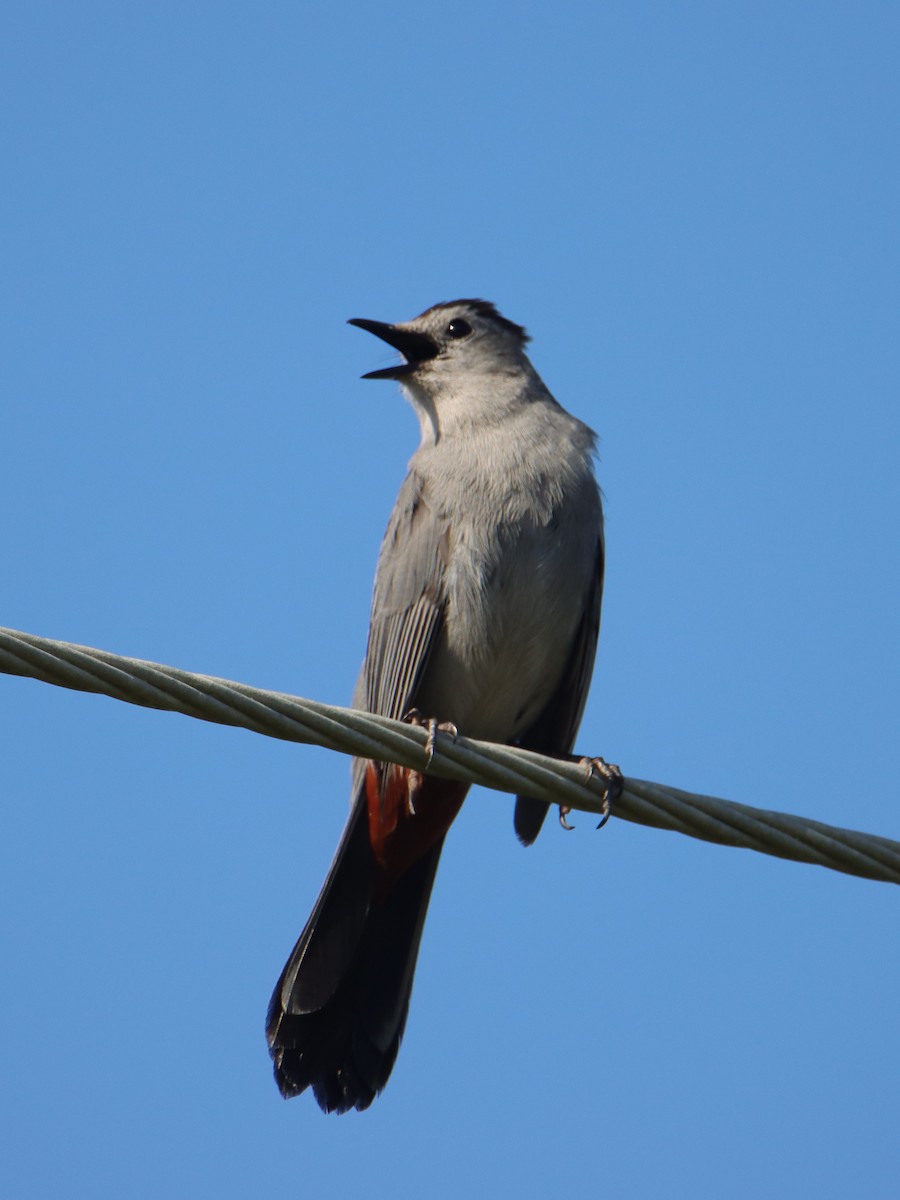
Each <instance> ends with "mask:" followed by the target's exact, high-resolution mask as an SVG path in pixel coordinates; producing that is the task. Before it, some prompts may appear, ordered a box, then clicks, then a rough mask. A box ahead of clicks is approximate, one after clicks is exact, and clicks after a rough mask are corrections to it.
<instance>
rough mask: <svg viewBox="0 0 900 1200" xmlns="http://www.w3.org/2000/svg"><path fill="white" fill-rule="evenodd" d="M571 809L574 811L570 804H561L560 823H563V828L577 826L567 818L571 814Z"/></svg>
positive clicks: (569, 828) (570, 828)
mask: <svg viewBox="0 0 900 1200" xmlns="http://www.w3.org/2000/svg"><path fill="white" fill-rule="evenodd" d="M571 811H572V809H571V808H570V807H569V805H568V804H561V805H560V806H559V823H560V825H562V827H563V829H568V830H572V829H574V828H575V826H574V825H570V824H569V822H568V821H567V820H566V817H567V816H568V815H569V813H570V812H571Z"/></svg>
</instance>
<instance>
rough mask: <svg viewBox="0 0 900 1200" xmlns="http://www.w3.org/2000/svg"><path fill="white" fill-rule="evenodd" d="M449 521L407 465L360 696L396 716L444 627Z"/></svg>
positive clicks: (379, 579)
mask: <svg viewBox="0 0 900 1200" xmlns="http://www.w3.org/2000/svg"><path fill="white" fill-rule="evenodd" d="M448 544H449V523H448V521H447V520H441V519H440V518H439V517H438V516H437V515H436V514H435V513H434V512H433V511H432V509H431V508H430V507H429V505H428V503H427V501H426V499H425V496H424V495H423V487H422V482H421V480H420V479H419V477H418V476H417V475H416V474H415V472H411V473H410V474H409V475H408V476H407V477H406V480H405V481H404V483H403V487H402V488H401V489H400V495H399V496H398V498H397V504H396V507H395V508H394V512H393V514H392V516H391V520H390V524H389V525H388V527H387V532H386V533H385V535H384V542H383V544H382V547H381V554H380V556H379V560H378V570H377V572H376V575H375V593H374V596H373V598H372V618H371V623H370V625H369V644H368V648H367V650H366V659H365V663H364V664H363V673H362V678H361V680H360V685H361V686H360V688H359V689H358V693H359V694H358V701H359V703H360V705H361V707H363V708H365V709H367V710H368V711H369V712H374V713H380V714H381V715H382V716H386V717H394V718H396V719H397V720H401V719H402V718H403V717H404V716H405V715H406V714H407V713H408V712H409V710H410V709H411V708H412V707H413V706H414V704H415V696H416V691H417V688H418V684H419V681H420V680H421V677H422V673H423V671H424V670H425V668H426V666H427V664H428V660H429V658H430V656H431V652H432V650H433V649H434V646H435V643H436V641H437V639H438V637H439V635H440V633H441V630H442V628H443V617H444V574H445V571H446V567H447V559H448Z"/></svg>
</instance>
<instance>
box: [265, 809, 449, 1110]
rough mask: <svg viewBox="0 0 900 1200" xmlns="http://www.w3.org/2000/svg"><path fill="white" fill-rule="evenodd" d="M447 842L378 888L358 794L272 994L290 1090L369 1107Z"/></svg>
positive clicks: (282, 1071) (403, 1003)
mask: <svg viewBox="0 0 900 1200" xmlns="http://www.w3.org/2000/svg"><path fill="white" fill-rule="evenodd" d="M442 845H443V838H441V840H440V841H439V842H438V843H437V844H436V845H435V846H434V847H433V848H432V849H431V850H429V851H428V853H427V854H425V855H424V857H423V858H421V859H420V860H419V861H418V862H417V863H415V864H414V866H412V867H411V868H410V869H409V870H408V871H406V872H405V873H404V874H403V875H402V876H401V878H400V879H399V880H398V881H397V883H396V884H395V885H394V886H393V887H392V889H391V890H390V891H389V892H388V893H387V894H386V895H383V896H382V895H380V894H379V893H378V891H377V889H376V881H377V870H376V863H375V856H374V854H373V853H372V847H371V844H370V842H369V833H368V824H367V815H366V806H365V800H364V798H363V797H359V798H358V799H357V801H356V804H355V805H354V808H353V812H352V813H351V816H350V820H349V821H348V822H347V827H346V829H345V830H344V833H343V836H342V838H341V841H340V845H339V846H338V849H337V853H336V854H335V857H334V862H333V863H332V864H331V869H330V871H329V872H328V877H327V879H326V880H325V883H324V885H323V887H322V891H321V892H320V894H319V898H318V900H317V901H316V905H315V908H314V909H313V911H312V915H311V916H310V918H309V920H308V921H307V923H306V928H305V929H304V930H303V933H302V934H301V935H300V939H299V941H298V942H297V945H296V946H295V947H294V949H293V951H292V953H291V956H290V958H289V959H288V961H287V963H286V964H285V968H284V970H283V971H282V973H281V978H280V979H279V980H278V984H277V986H276V988H275V991H274V993H273V995H272V999H271V1002H270V1004H269V1013H268V1018H267V1020H266V1037H267V1039H268V1042H269V1053H270V1054H271V1055H272V1061H273V1062H274V1064H275V1080H276V1082H277V1084H278V1087H279V1089H280V1091H281V1094H282V1095H283V1096H286V1097H289V1096H296V1095H298V1094H299V1093H300V1092H302V1091H304V1089H305V1088H308V1087H311V1088H312V1090H313V1094H314V1095H315V1097H316V1100H317V1101H318V1103H319V1105H320V1107H321V1108H322V1109H323V1110H324V1111H325V1112H347V1111H348V1110H349V1109H351V1108H357V1109H364V1108H368V1106H369V1105H370V1104H371V1103H372V1101H373V1100H374V1099H375V1096H376V1095H377V1094H378V1092H380V1091H381V1089H382V1088H383V1087H384V1085H385V1084H386V1083H387V1081H388V1077H389V1076H390V1073H391V1069H392V1068H393V1065H394V1060H395V1059H396V1057H397V1051H398V1049H399V1047H400V1039H401V1037H402V1036H403V1028H404V1026H405V1024H406V1014H407V1012H408V1010H409V997H410V993H411V991H412V983H413V974H414V972H415V968H416V956H417V954H418V950H419V941H420V939H421V936H422V926H423V925H424V923H425V913H426V911H427V909H428V900H429V897H430V896H431V887H432V884H433V882H434V875H435V871H436V870H437V864H438V859H439V858H440V853H441V847H442Z"/></svg>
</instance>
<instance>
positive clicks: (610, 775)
mask: <svg viewBox="0 0 900 1200" xmlns="http://www.w3.org/2000/svg"><path fill="white" fill-rule="evenodd" d="M581 766H583V767H586V768H587V773H588V778H589V779H590V778H591V776H592V775H599V776H600V778H601V779H602V780H603V782H604V784H605V785H606V786H605V788H604V790H603V808H602V810H601V816H600V823H599V824H598V826H597V828H598V829H602V828H603V826H604V825H605V824H606V822H607V821H608V820H609V814H610V812H611V811H612V802H613V800H618V798H619V796H621V795H622V787H623V786H624V780H623V778H622V772H621V771H620V770H619V768H618V767H617V766H616V764H615V763H608V762H607V761H606V760H605V759H603V758H583V759H581Z"/></svg>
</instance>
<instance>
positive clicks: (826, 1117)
mask: <svg viewBox="0 0 900 1200" xmlns="http://www.w3.org/2000/svg"><path fill="white" fill-rule="evenodd" d="M0 33H2V35H0V89H2V93H3V94H2V105H0V113H2V117H0V119H2V122H3V151H2V161H3V177H4V178H3V185H2V189H0V224H2V231H3V232H2V238H3V243H4V249H3V267H2V274H0V289H2V324H3V342H4V349H3V353H2V359H0V396H2V425H0V439H2V442H0V462H2V471H0V547H2V559H0V564H2V565H0V623H2V624H7V625H11V626H13V627H17V628H21V629H26V630H29V631H31V632H34V633H38V634H43V635H47V636H50V637H59V638H63V639H67V640H71V641H76V642H82V643H87V644H90V645H95V646H100V647H103V648H106V649H109V650H113V651H117V652H120V653H124V654H134V655H137V656H139V657H144V658H150V659H156V660H158V661H162V662H167V663H172V664H176V665H178V666H182V667H185V668H189V669H194V670H200V671H206V672H209V673H212V674H217V675H224V676H227V677H230V678H234V679H239V680H243V681H245V682H248V683H253V684H257V685H259V686H263V687H273V688H278V689H282V690H286V691H291V692H295V693H298V694H300V695H306V696H313V697H316V698H319V699H323V700H328V701H332V702H335V703H343V702H346V701H347V700H348V699H349V696H350V692H351V689H352V686H353V681H354V678H355V675H356V671H357V668H358V664H359V662H360V659H361V657H362V653H363V648H364V643H365V636H366V622H367V615H368V605H369V597H370V588H371V579H372V573H373V569H374V564H375V558H376V554H377V550H378V545H379V541H380V537H381V533H382V530H383V527H384V523H385V521H386V518H387V515H388V513H389V511H390V507H391V504H392V502H393V498H394V495H395V493H396V490H397V488H398V486H399V484H400V481H401V479H402V476H403V473H404V468H405V463H406V460H407V459H408V457H409V455H410V454H411V452H412V450H413V449H414V447H415V443H416V439H417V427H416V424H415V421H414V419H413V417H412V415H411V413H410V412H409V411H408V409H407V408H406V406H405V405H404V403H403V401H402V399H401V398H400V397H399V395H398V394H397V393H396V389H395V388H394V387H393V386H392V385H390V384H372V383H361V382H359V381H358V376H359V375H360V374H361V373H362V372H363V371H366V370H371V369H373V368H375V367H379V366H384V365H386V364H387V363H388V362H389V361H391V356H390V355H389V354H387V353H385V350H384V348H383V347H380V346H379V345H378V343H377V342H375V341H374V340H373V339H370V338H369V337H367V336H366V335H365V334H363V333H361V332H360V331H359V330H355V329H351V328H348V327H347V326H346V325H345V324H344V322H345V320H346V318H348V317H352V316H368V317H374V318H381V319H386V320H392V319H402V318H405V317H409V316H412V315H413V314H415V313H417V312H419V311H420V310H421V309H423V308H425V307H426V306H428V305H429V304H431V303H434V302H435V301H439V300H446V299H451V298H453V297H455V296H459V295H476V296H485V297H487V298H489V299H492V300H494V301H495V302H496V303H497V304H498V305H499V306H500V308H501V310H502V311H503V312H504V313H505V314H506V315H508V316H509V317H510V318H512V319H513V320H515V321H520V322H523V323H524V324H526V325H527V326H528V327H529V328H530V330H531V331H532V333H533V335H534V345H533V359H534V362H535V364H536V366H537V368H538V370H539V371H540V372H541V373H542V374H543V376H544V378H545V379H546V381H547V383H548V384H549V386H550V387H551V389H552V390H553V391H554V392H555V393H556V395H557V396H558V397H559V398H560V399H561V400H562V402H563V403H565V404H566V406H567V407H569V408H570V409H571V410H572V411H573V412H575V413H577V414H578V415H579V416H580V417H582V418H583V419H584V420H586V421H587V422H588V423H589V424H590V425H592V426H593V427H594V428H596V429H597V430H598V432H599V433H600V434H601V436H602V463H601V467H600V470H601V477H602V483H603V487H604V490H605V493H606V496H607V506H608V527H607V528H608V555H609V566H608V573H607V594H606V601H605V607H604V625H603V632H602V637H601V648H600V655H599V660H598V670H597V673H596V676H595V686H594V689H593V692H592V696H591V702H590V704H589V707H588V710H587V714H586V718H585V721H584V725H583V727H582V734H581V737H580V739H579V747H580V748H582V749H584V750H586V751H587V750H590V751H591V752H594V753H603V754H605V755H607V756H608V757H610V758H612V759H614V760H616V761H618V762H620V763H621V764H622V766H623V768H624V770H625V771H626V773H628V774H631V775H634V776H638V777H641V778H645V779H654V780H658V781H661V782H665V783H670V784H673V785H677V786H680V787H683V788H686V789H688V790H691V791H700V792H708V793H712V794H716V795H721V796H725V797H728V798H731V799H734V800H739V801H743V802H746V803H750V804H757V805H761V806H763V807H771V808H777V809H782V810H786V811H792V812H798V813H801V814H805V815H808V816H810V817H814V818H817V819H820V820H823V821H826V822H831V823H834V824H843V825H850V826H854V827H857V828H861V829H866V830H869V831H872V832H878V833H883V834H885V835H887V836H893V837H895V838H896V837H900V812H898V802H897V794H898V788H897V753H898V740H900V739H898V727H900V701H898V688H897V681H898V677H900V652H898V610H900V571H898V566H900V538H898V530H900V482H898V450H900V416H898V412H900V404H898V401H900V336H898V308H900V305H898V290H900V285H898V280H900V261H898V259H900V255H898V212H900V171H898V140H897V130H898V119H900V104H898V96H900V73H898V70H897V46H898V37H900V15H898V9H897V6H896V5H895V4H890V3H866V2H865V0H863V2H862V3H859V2H856V3H849V2H847V3H826V4H815V3H794V2H791V0H788V2H786V3H785V2H779V3H769V2H765V0H753V2H752V3H749V2H743V0H739V2H736V3H727V4H724V3H700V2H692V0H689V2H686V3H683V4H669V3H662V2H659V3H642V2H640V0H637V2H635V0H630V2H629V3H620V2H618V0H614V2H611V3H562V4H556V5H552V6H548V5H546V4H533V3H530V2H527V0H517V2H516V3H515V4H513V3H511V2H510V3H500V4H491V3H485V2H483V0H482V2H481V3H473V2H471V0H457V2H456V3H454V4H450V5H423V4H421V3H412V2H411V0H400V2H399V3H396V4H393V5H388V6H385V5H368V4H363V3H351V4H340V3H338V4H334V5H331V6H325V5H317V6H312V5H300V4H289V3H267V2H265V0H261V2H256V3H253V4H249V3H247V4H235V3H216V4H212V3H193V4H180V3H171V2H155V3H152V4H151V3H146V2H143V3H134V4H121V3H106V4H100V3H92V2H90V0H86V2H85V3H80V4H77V5H74V4H63V3H42V2H40V0H30V2H29V3H27V4H25V3H21V2H18V3H17V2H12V3H9V4H7V5H6V6H5V8H4V14H3V18H2V31H0ZM0 717H2V720H0V737H2V743H3V744H2V753H0V954H2V960H3V986H2V989H0V1066H2V1075H3V1081H4V1083H3V1089H2V1095H0V1131H2V1132H0V1138H2V1142H3V1148H2V1154H0V1161H2V1165H0V1178H2V1191H3V1193H4V1195H9V1196H16V1197H43V1196H54V1195H60V1194H66V1195H84V1196H99V1195H126V1196H129V1197H131V1196H134V1197H143V1196H147V1197H151V1196H152V1197H156V1196H160V1195H167V1196H175V1197H181V1196H197V1195H216V1196H223V1197H232V1196H234V1197H243V1196H250V1195H273V1194H278V1195H281V1196H292V1195H297V1196H307V1197H310V1196H319V1195H334V1194H341V1195H354V1194H358V1195H365V1196H368V1197H382V1196H384V1197H391V1198H392V1200H397V1198H402V1197H407V1196H423V1195H427V1196H433V1197H444V1196H448V1197H449V1196H459V1195H490V1194H501V1195H512V1196H522V1197H531V1196H535V1197H539V1196H549V1197H555V1196H567V1197H582V1196H584V1197H589V1196H590V1197H595V1196H598V1195H599V1196H616V1197H651V1196H652V1197H658V1196H667V1197H668V1196H672V1197H681V1196H691V1197H695V1196H698V1195H699V1196H712V1195H728V1196H730V1197H744V1196H748V1197H749V1196H753V1197H756V1196H759V1195H762V1194H766V1195H774V1196H787V1195H798V1194H804V1195H816V1196H818V1197H838V1196H840V1197H843V1196H847V1195H848V1194H860V1193H864V1194H867V1195H872V1196H882V1195H888V1194H893V1193H894V1191H895V1189H896V1184H897V1178H898V1175H900V1139H898V1134H897V1130H898V1111H900V1062H898V1055H900V1032H898V1030H900V1017H898V1014H900V955H898V936H897V917H898V895H897V891H896V889H893V888H891V887H890V886H888V885H885V884H875V883H870V882H866V881H863V880H857V879H851V878H847V877H844V876H841V875H837V874H834V873H831V872H828V871H825V870H822V869H818V868H813V867H807V866H800V865H797V864H791V863H786V862H781V861H778V860H774V859H767V858H765V857H763V856H760V855H757V854H753V853H750V852H744V851H738V850H728V849H724V848H720V847H715V846H709V845H706V844H703V843H700V842H697V841H694V840H691V839H688V838H684V837H680V836H678V835H676V834H666V833H661V832H656V831H651V830H646V829H641V828H638V827H635V826H629V825H627V824H625V823H624V822H616V821H612V822H610V824H609V826H608V827H607V828H606V830H605V831H604V832H603V833H600V834H596V833H594V831H593V823H592V822H591V821H590V820H589V819H588V818H582V819H580V820H577V832H575V833H570V834H565V833H563V832H561V831H560V830H559V828H558V826H557V825H555V823H552V822H551V823H550V824H548V827H547V829H546V831H545V834H544V835H543V837H542V838H541V839H540V841H539V843H538V844H537V845H536V846H535V847H534V848H533V849H532V850H530V851H527V852H526V851H524V850H522V849H521V848H520V847H519V846H518V845H517V844H516V842H515V839H514V837H513V834H512V828H511V808H512V805H511V801H510V800H509V798H508V797H504V796H500V795H496V794H491V793H487V792H478V793H473V795H472V797H471V800H470V802H469V804H468V805H467V807H466V809H465V810H464V812H463V814H462V816H461V818H460V820H459V822H458V825H457V827H456V828H455V829H454V831H453V832H452V834H451V836H450V839H449V842H448V846H447V850H446V853H445V856H444V861H443V863H442V867H441V871H440V873H439V876H438V882H437V886H436V889H435V894H434V899H433V903H432V908H431V913H430V918H429V922H428V926H427V928H426V933H425V939H424V944H423V948H422V955H421V959H420V964H419V973H418V978H417V982H416V988H415V994H414V998H413V1006H412V1015H411V1019H410V1023H409V1027H408V1031H407V1035H406V1039H405V1043H404V1046H403V1049H402V1051H401V1054H400V1058H399V1061H398V1064H397V1068H396V1071H395V1073H394V1077H393V1078H392V1080H391V1082H390V1084H389V1086H388V1089H387V1091H386V1092H385V1094H384V1095H383V1096H382V1097H381V1099H380V1100H379V1101H378V1102H377V1103H376V1104H375V1105H374V1106H373V1108H372V1109H370V1110H369V1112H367V1113H365V1114H362V1115H357V1114H351V1115H349V1116H346V1117H342V1118H334V1117H331V1118H326V1117H324V1116H323V1115H322V1114H321V1113H320V1112H319V1110H318V1108H317V1107H316V1106H315V1105H314V1104H313V1102H312V1100H311V1099H310V1098H309V1097H308V1096H306V1097H302V1098H301V1099H299V1100H295V1101H292V1102H291V1103H289V1104H286V1103H284V1102H283V1101H282V1100H281V1099H280V1098H279V1096H278V1094H277V1092H276V1090H275V1087H274V1084H273V1083H272V1080H271V1077H270V1070H269V1062H268V1057H267V1054H266V1049H265V1044H264V1039H263V1019H264V1014H265V1008H266V1004H267V1001H268V997H269V993H270V990H271V987H272V985H273V983H274V981H275V979H276V977H277V975H278V972H279V970H280V968H281V965H282V962H283V960H284V958H285V956H286V954H287V952H288V951H289V949H290V947H291V945H292V944H293V941H294V939H295V937H296V935H297V933H298V932H299V930H300V928H301V927H302V925H303V922H304V920H305V918H306V915H307V913H308V910H309V907H310V905H311V903H312V901H313V899H314V897H315V895H316V893H317V891H318V888H319V885H320V883H321V880H322V878H323V876H324V873H325V870H326V868H327V865H328V863H329V861H330V858H331V854H332V851H333V849H334V845H335V843H336V841H337V837H338V833H339V830H340V827H341V825H342V822H343V819H344V815H345V812H346V797H347V777H348V764H347V761H346V759H343V758H341V757H339V756H337V755H333V754H329V753H327V752H326V751H323V750H317V749H313V748H305V747H299V746H293V745H287V744H282V743H278V742H274V741H271V740H268V739H264V738H261V737H255V736H252V735H250V734H248V733H244V732H240V731H235V730H228V729H222V728H218V727H214V726H211V725H207V724H203V723H200V722H195V721H191V720H188V719H186V718H182V717H178V716H174V715H171V714H162V713H155V712H150V711H145V710H142V709H138V708H134V707H131V706H128V705H124V704H119V703H116V702H114V701H112V700H109V699H105V698H100V697H94V696H84V695H79V694H76V693H71V692H66V691H63V690H61V689H56V688H53V687H49V686H46V685H43V684H39V683H36V682H32V681H27V680H22V679H14V678H0Z"/></svg>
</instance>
